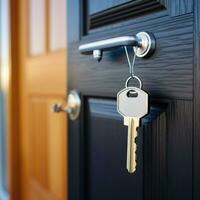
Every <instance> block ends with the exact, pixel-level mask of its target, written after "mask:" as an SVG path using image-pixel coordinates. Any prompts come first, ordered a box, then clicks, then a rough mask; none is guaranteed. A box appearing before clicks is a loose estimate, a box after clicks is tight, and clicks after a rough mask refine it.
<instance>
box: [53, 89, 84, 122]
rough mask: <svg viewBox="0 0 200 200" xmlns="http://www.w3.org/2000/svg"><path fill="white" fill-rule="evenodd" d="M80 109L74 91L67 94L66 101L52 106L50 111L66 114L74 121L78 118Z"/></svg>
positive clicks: (79, 100)
mask: <svg viewBox="0 0 200 200" xmlns="http://www.w3.org/2000/svg"><path fill="white" fill-rule="evenodd" d="M80 109H81V99H80V97H79V94H78V93H77V92H76V91H75V90H71V91H70V93H69V94H68V97H67V101H66V100H65V99H63V100H61V101H60V102H58V103H56V104H53V105H52V107H51V110H52V111H53V112H56V113H59V112H66V113H68V114H69V118H70V119H71V120H76V119H77V118H78V117H79V114H80Z"/></svg>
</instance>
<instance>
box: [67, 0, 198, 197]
mask: <svg viewBox="0 0 200 200" xmlns="http://www.w3.org/2000/svg"><path fill="white" fill-rule="evenodd" d="M67 15H68V17H67V19H68V29H67V30H68V81H69V85H68V91H70V90H72V89H75V90H77V91H78V92H79V93H80V97H81V104H82V106H81V114H80V116H79V118H78V120H76V121H71V120H70V121H69V127H68V131H69V138H68V141H69V200H102V199H103V200H110V199H115V200H122V199H126V200H133V199H134V200H149V199H153V200H165V199H166V200H167V199H168V200H177V199H181V200H192V199H195V200H197V199H200V190H199V185H200V174H199V166H200V163H199V158H198V157H199V156H198V153H199V150H200V149H199V141H200V140H199V139H200V135H199V126H200V125H199V116H200V104H199V102H200V101H199V98H200V97H199V96H200V95H199V88H200V79H199V77H200V76H199V68H200V66H199V63H200V61H199V52H200V51H199V41H200V38H199V37H200V36H199V34H200V26H199V24H200V20H199V18H200V2H199V1H198V0H183V1H177V0H175V1H174V0H148V1H146V0H135V1H128V0H118V1H116V0H111V1H106V0H101V1H97V0H87V1H86V0H69V1H68V11H67ZM140 31H149V32H151V33H153V34H154V35H155V38H156V51H155V53H154V54H153V55H152V56H151V57H149V58H147V59H143V58H136V63H135V74H136V75H137V76H139V77H140V78H141V79H142V81H143V88H144V89H145V90H146V91H148V93H149V95H150V98H151V103H150V111H149V114H148V115H147V116H145V117H144V118H143V119H142V120H141V126H140V128H139V129H138V132H139V134H138V138H137V145H138V150H137V158H138V160H137V170H136V172H135V173H134V174H129V173H128V172H127V170H126V144H127V127H126V126H124V125H123V118H122V117H121V116H120V115H119V114H118V112H117V107H116V95H117V92H118V91H120V90H121V89H122V88H123V87H124V84H125V80H126V78H127V77H128V76H129V69H128V63H127V60H126V56H125V53H124V49H123V48H116V49H112V50H111V51H107V52H104V55H103V59H102V61H101V62H97V61H95V60H94V59H93V57H92V55H82V54H80V52H79V50H78V48H79V45H80V44H86V43H89V42H94V41H99V40H103V39H109V38H113V37H117V36H127V35H128V36H129V35H130V36H132V35H135V34H137V33H138V32H140ZM133 84H134V83H133Z"/></svg>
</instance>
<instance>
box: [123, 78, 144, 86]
mask: <svg viewBox="0 0 200 200" xmlns="http://www.w3.org/2000/svg"><path fill="white" fill-rule="evenodd" d="M134 78H135V79H137V80H138V82H139V84H140V89H142V81H141V80H140V78H139V77H138V76H130V77H129V78H127V80H126V83H125V87H126V88H127V87H128V83H129V81H130V80H131V79H134Z"/></svg>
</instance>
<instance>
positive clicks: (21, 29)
mask: <svg viewBox="0 0 200 200" xmlns="http://www.w3.org/2000/svg"><path fill="white" fill-rule="evenodd" d="M15 10H17V13H18V15H16V16H15V17H17V16H19V20H18V21H17V22H18V23H17V25H15V28H16V29H15V30H13V31H15V37H16V38H15V42H17V44H18V46H17V48H18V51H19V57H18V59H19V65H18V73H19V78H20V89H19V92H20V94H19V95H20V105H19V108H20V109H19V111H20V112H19V114H20V169H21V176H20V178H21V182H20V189H21V192H20V194H21V197H20V198H18V199H17V200H22V199H24V200H65V199H66V196H67V190H66V188H67V150H66V149H67V147H66V145H67V142H66V138H67V137H66V114H65V113H60V114H57V113H53V112H52V111H51V106H52V105H53V104H54V103H57V102H59V101H60V100H61V99H63V98H65V95H66V1H65V0H60V1H56V0H28V1H27V0H19V1H18V4H17V6H16V7H15ZM17 37H18V38H17ZM19 114H18V115H19ZM14 198H15V197H14Z"/></svg>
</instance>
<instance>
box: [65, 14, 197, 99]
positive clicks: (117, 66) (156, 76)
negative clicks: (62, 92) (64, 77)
mask: <svg viewBox="0 0 200 200" xmlns="http://www.w3.org/2000/svg"><path fill="white" fill-rule="evenodd" d="M163 22H164V23H163ZM111 27H112V28H111ZM111 27H110V28H108V29H107V28H106V29H101V30H98V31H94V32H92V33H91V34H89V35H88V36H86V37H83V38H82V40H81V43H87V42H91V41H98V40H101V39H105V38H111V37H115V36H123V35H133V34H135V33H137V32H139V31H143V30H145V31H150V32H152V33H154V34H155V37H156V41H157V47H156V52H155V54H154V55H153V56H152V57H151V58H149V59H140V58H137V59H136V65H135V66H136V67H135V73H136V74H137V75H138V76H139V77H140V78H141V79H142V80H143V85H144V88H145V89H146V90H147V91H149V92H150V94H151V95H153V96H160V97H171V98H178V99H183V98H187V99H192V97H193V94H192V88H193V70H192V68H193V15H192V14H188V15H183V16H179V17H177V18H176V20H174V18H171V17H169V16H165V15H164V16H162V15H153V16H151V17H149V16H148V17H146V18H145V17H144V18H140V19H136V20H134V21H129V22H126V23H120V25H112V26H111ZM144 27H145V29H144ZM133 30H134V31H133ZM183 33H184V34H183ZM69 41H70V43H69V65H70V69H69V73H70V76H69V79H70V84H72V85H71V87H72V88H77V89H78V90H80V91H82V92H84V93H90V94H93V93H95V94H106V95H108V96H115V95H116V93H117V92H118V90H119V88H122V87H123V85H124V82H125V79H126V77H128V75H129V74H128V63H127V60H126V57H125V53H124V50H123V49H116V50H115V51H112V52H106V53H104V56H103V59H102V61H101V62H100V63H97V62H96V61H95V60H93V59H92V56H86V55H80V53H79V52H78V51H77V49H78V44H79V43H77V42H76V43H74V42H71V40H69ZM175 71H176V72H175ZM174 72H175V73H174ZM75 80H76V81H75ZM91 83H93V84H91Z"/></svg>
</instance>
